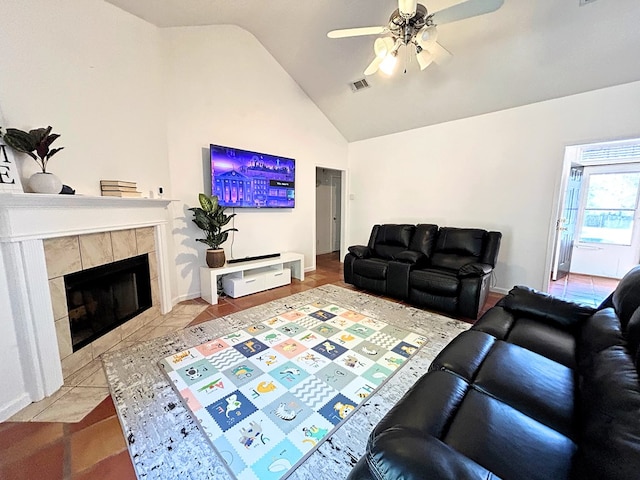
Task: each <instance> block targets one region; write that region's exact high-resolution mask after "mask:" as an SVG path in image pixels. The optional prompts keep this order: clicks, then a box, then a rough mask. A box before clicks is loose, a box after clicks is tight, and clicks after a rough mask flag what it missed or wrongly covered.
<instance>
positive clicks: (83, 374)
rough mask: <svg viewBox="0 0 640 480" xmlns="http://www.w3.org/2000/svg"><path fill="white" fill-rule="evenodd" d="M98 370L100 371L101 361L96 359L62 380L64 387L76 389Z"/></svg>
mask: <svg viewBox="0 0 640 480" xmlns="http://www.w3.org/2000/svg"><path fill="white" fill-rule="evenodd" d="M98 370H102V360H101V359H99V358H96V359H95V360H93V361H91V362H90V363H88V364H87V365H85V366H84V367H82V368H81V369H80V370H78V371H77V372H75V373H74V374H72V375H70V376H69V377H67V378H65V379H64V386H65V387H77V386H78V385H79V384H80V383H81V382H82V381H84V380H86V379H87V378H89V377H90V376H91V375H93V374H94V373H96V372H97V371H98Z"/></svg>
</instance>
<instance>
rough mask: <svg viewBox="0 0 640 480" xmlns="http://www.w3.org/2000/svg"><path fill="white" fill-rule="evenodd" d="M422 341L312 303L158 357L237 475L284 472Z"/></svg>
mask: <svg viewBox="0 0 640 480" xmlns="http://www.w3.org/2000/svg"><path fill="white" fill-rule="evenodd" d="M425 341H426V339H425V338H424V337H422V336H420V335H418V334H416V333H413V332H410V331H408V330H403V329H401V328H398V327H394V326H391V325H388V324H386V323H385V322H383V321H381V320H379V319H374V318H370V317H367V316H366V315H363V314H360V313H358V312H354V311H352V310H349V309H346V308H343V307H340V306H339V305H335V304H319V303H313V304H309V305H305V306H303V307H300V308H296V309H295V310H292V311H289V312H286V313H284V314H282V315H278V316H276V317H272V318H268V319H266V320H265V321H263V322H261V323H258V324H256V325H252V326H250V327H247V328H245V329H243V330H239V331H237V332H234V333H232V334H229V335H225V336H223V337H221V338H217V339H214V340H212V341H210V342H206V343H204V344H201V345H197V346H195V347H192V348H189V349H187V350H184V351H182V352H179V353H176V354H174V355H171V356H169V357H166V358H164V359H163V360H161V361H160V362H159V364H160V366H161V367H162V368H163V370H164V372H165V373H166V374H167V375H168V377H169V379H170V380H171V382H172V385H173V388H174V389H175V390H176V391H177V392H178V394H179V396H180V397H181V399H182V400H183V402H184V403H185V405H186V406H187V408H188V409H189V410H190V411H191V412H192V413H193V414H194V416H195V418H196V419H197V421H198V423H199V425H200V427H201V428H202V430H203V431H204V433H205V434H206V436H207V437H208V438H209V440H210V442H211V444H212V445H213V447H214V449H215V450H216V451H217V452H218V454H219V455H220V457H221V458H222V459H223V460H224V462H225V463H226V465H227V467H228V469H229V471H230V472H231V473H232V474H233V475H234V476H235V477H236V478H237V479H238V480H251V479H261V480H263V479H273V480H277V479H278V480H279V479H282V478H285V477H287V476H288V475H289V474H290V473H291V472H292V471H293V470H294V469H295V468H296V467H297V466H298V465H299V464H300V463H302V462H303V461H304V460H305V458H307V457H308V456H309V455H310V454H311V453H312V452H313V451H314V450H315V449H316V448H317V447H318V446H319V445H320V444H321V443H322V441H324V440H326V439H327V438H328V437H329V436H330V435H331V433H332V432H333V431H334V430H335V429H336V428H338V427H339V426H340V425H342V424H343V423H344V422H345V421H346V420H348V418H349V415H350V414H351V413H352V412H353V411H354V410H355V409H357V408H358V406H359V405H361V404H362V403H363V402H364V401H365V399H366V398H367V397H368V396H369V395H371V394H372V393H373V392H375V391H376V390H377V389H378V388H379V387H380V385H382V384H383V383H384V382H385V381H386V380H387V379H388V378H389V377H390V376H391V375H393V373H394V372H395V371H396V370H397V369H398V368H400V367H401V366H402V365H403V364H404V363H405V362H406V361H407V360H408V359H409V358H410V357H411V356H412V355H413V354H414V353H415V352H416V351H417V350H418V349H419V348H420V347H421V346H422V345H423V344H424V343H425Z"/></svg>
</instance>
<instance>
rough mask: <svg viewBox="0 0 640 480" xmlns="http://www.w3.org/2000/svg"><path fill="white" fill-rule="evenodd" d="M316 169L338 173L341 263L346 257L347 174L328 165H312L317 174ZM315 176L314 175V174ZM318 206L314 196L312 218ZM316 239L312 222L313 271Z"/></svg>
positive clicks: (344, 170) (345, 171)
mask: <svg viewBox="0 0 640 480" xmlns="http://www.w3.org/2000/svg"><path fill="white" fill-rule="evenodd" d="M318 168H325V169H327V170H333V171H335V172H339V173H340V179H341V182H340V261H341V262H342V261H343V259H344V256H345V255H346V251H347V247H346V238H347V223H348V222H347V215H348V209H347V184H348V183H347V180H348V178H347V177H348V172H347V170H346V169H343V168H338V167H335V166H330V165H323V164H316V165H314V172H317V169H318ZM314 175H315V173H314ZM317 209H318V205H317V204H316V196H315V194H314V196H313V212H314V216H317V211H318V210H317ZM317 239H318V232H317V231H316V222H315V221H314V222H313V242H312V243H313V248H312V254H313V269H314V270H315V268H316V255H317V250H318V249H317Z"/></svg>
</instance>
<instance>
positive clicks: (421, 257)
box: [394, 250, 427, 264]
mask: <svg viewBox="0 0 640 480" xmlns="http://www.w3.org/2000/svg"><path fill="white" fill-rule="evenodd" d="M426 259H427V256H426V255H425V254H424V253H421V252H414V251H413V250H405V251H404V252H400V253H399V254H397V255H396V256H395V257H394V260H397V261H398V262H402V263H413V264H417V263H422V262H423V261H425V260H426Z"/></svg>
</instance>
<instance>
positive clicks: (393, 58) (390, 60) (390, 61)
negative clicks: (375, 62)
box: [380, 52, 398, 75]
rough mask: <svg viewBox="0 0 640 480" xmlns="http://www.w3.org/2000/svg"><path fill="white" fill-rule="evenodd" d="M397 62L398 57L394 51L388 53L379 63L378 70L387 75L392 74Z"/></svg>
mask: <svg viewBox="0 0 640 480" xmlns="http://www.w3.org/2000/svg"><path fill="white" fill-rule="evenodd" d="M397 63H398V57H397V53H396V52H391V53H389V54H388V55H387V56H386V57H384V60H382V62H381V63H380V71H381V72H382V73H385V74H387V75H393V71H394V70H395V69H396V65H397Z"/></svg>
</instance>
